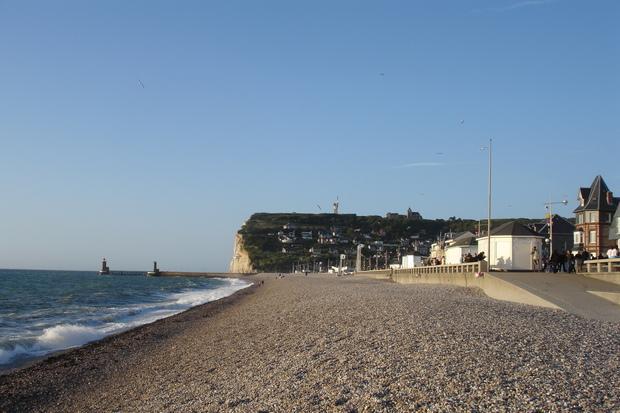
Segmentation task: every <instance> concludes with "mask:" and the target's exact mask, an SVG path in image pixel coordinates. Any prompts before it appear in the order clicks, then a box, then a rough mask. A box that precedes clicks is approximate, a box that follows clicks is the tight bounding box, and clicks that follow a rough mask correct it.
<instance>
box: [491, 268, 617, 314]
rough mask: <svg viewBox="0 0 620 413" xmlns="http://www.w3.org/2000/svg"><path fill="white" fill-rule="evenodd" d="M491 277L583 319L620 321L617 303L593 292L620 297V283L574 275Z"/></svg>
mask: <svg viewBox="0 0 620 413" xmlns="http://www.w3.org/2000/svg"><path fill="white" fill-rule="evenodd" d="M492 274H493V276H495V277H497V278H500V279H502V280H505V281H508V282H510V283H512V284H514V285H516V286H518V287H521V288H523V289H524V290H527V291H529V292H531V293H532V294H535V295H537V296H539V297H540V298H543V299H545V300H547V301H549V302H551V303H553V304H555V305H557V306H558V307H560V308H561V309H563V310H565V311H567V312H569V313H573V314H577V315H580V316H582V317H586V318H593V319H596V320H603V321H620V305H618V304H614V303H612V302H610V301H609V300H605V299H603V298H601V297H599V296H597V295H596V294H594V293H593V292H599V293H601V292H602V293H608V294H604V295H611V296H618V297H620V285H616V284H612V283H607V282H603V281H599V280H596V279H592V278H588V277H584V276H582V275H576V274H570V275H568V274H565V273H564V274H561V273H558V274H550V273H540V272H538V273H535V272H526V273H506V274H503V273H501V272H493V273H492Z"/></svg>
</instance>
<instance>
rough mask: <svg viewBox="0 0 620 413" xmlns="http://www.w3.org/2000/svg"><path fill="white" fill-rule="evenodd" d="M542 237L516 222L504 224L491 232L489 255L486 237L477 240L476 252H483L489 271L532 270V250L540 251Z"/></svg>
mask: <svg viewBox="0 0 620 413" xmlns="http://www.w3.org/2000/svg"><path fill="white" fill-rule="evenodd" d="M543 239H544V237H543V236H541V235H539V234H537V233H536V232H534V231H532V230H531V229H530V228H528V227H526V226H525V225H523V224H520V223H518V222H517V221H511V222H506V223H505V224H502V225H500V226H498V227H497V228H495V229H493V230H492V231H491V255H490V257H489V253H488V251H487V240H488V238H487V237H481V238H478V239H477V241H478V252H484V256H485V257H486V259H489V261H490V266H491V269H496V270H507V271H510V270H532V269H533V265H532V249H533V248H534V247H536V248H537V249H538V251H541V249H542V242H543Z"/></svg>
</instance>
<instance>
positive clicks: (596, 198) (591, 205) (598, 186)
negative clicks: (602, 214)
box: [573, 175, 620, 212]
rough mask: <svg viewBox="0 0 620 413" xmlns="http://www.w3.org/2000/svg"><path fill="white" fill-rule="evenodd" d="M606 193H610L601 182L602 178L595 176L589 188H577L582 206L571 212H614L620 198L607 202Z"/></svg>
mask: <svg viewBox="0 0 620 413" xmlns="http://www.w3.org/2000/svg"><path fill="white" fill-rule="evenodd" d="M608 193H611V191H610V190H609V187H608V186H607V184H606V183H605V181H604V180H603V177H602V176H600V175H597V176H596V178H594V181H593V182H592V185H590V188H579V196H580V197H581V198H583V200H584V205H583V206H581V205H580V206H578V207H577V208H576V209H575V210H574V211H573V212H581V211H606V212H614V211H615V210H616V206H617V205H618V201H620V198H613V197H612V198H611V203H610V202H608V195H607V194H608Z"/></svg>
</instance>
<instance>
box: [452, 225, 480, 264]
mask: <svg viewBox="0 0 620 413" xmlns="http://www.w3.org/2000/svg"><path fill="white" fill-rule="evenodd" d="M477 253H478V241H477V240H476V236H475V235H474V234H473V233H471V232H469V231H467V232H465V233H463V234H461V235H460V236H458V237H456V238H454V239H453V240H451V241H450V242H449V243H448V246H447V247H446V252H445V255H446V264H460V263H461V262H462V257H463V256H464V255H467V254H471V255H476V254H477Z"/></svg>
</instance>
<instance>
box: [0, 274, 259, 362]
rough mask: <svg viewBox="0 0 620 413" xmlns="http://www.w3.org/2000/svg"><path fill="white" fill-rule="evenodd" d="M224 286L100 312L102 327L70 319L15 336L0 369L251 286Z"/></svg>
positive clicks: (1, 349) (230, 282) (228, 282)
mask: <svg viewBox="0 0 620 413" xmlns="http://www.w3.org/2000/svg"><path fill="white" fill-rule="evenodd" d="M218 280H220V281H221V282H223V283H224V285H223V286H220V287H216V288H208V289H198V290H188V291H183V292H178V293H169V294H164V295H162V300H161V301H159V302H156V303H152V302H151V303H144V304H143V303H136V304H133V305H129V306H125V307H114V306H109V307H104V308H100V309H98V311H99V314H98V316H99V317H98V320H99V321H100V322H99V323H93V325H84V324H79V323H75V322H72V320H71V319H70V317H67V318H66V319H65V320H62V321H63V322H60V323H59V324H56V325H53V326H50V327H47V328H44V329H43V330H40V331H39V332H38V333H35V334H32V332H31V333H30V334H24V335H23V336H21V337H20V335H19V334H17V335H14V336H13V339H12V340H11V341H9V342H4V343H3V342H1V341H0V366H1V365H7V364H11V363H15V362H16V361H18V360H20V361H23V360H27V359H29V358H32V357H38V356H42V355H45V354H48V353H51V352H55V351H59V350H65V349H69V348H73V347H78V346H82V345H84V344H87V343H90V342H92V341H96V340H99V339H101V338H103V337H105V336H108V335H110V334H115V333H118V332H121V331H125V330H128V329H131V328H134V327H137V326H140V325H143V324H148V323H152V322H154V321H156V320H159V319H162V318H165V317H169V316H171V315H174V314H178V313H180V312H182V311H185V310H187V309H188V308H190V307H194V306H197V305H200V304H204V303H207V302H211V301H215V300H218V299H221V298H224V297H226V296H229V295H231V294H233V293H235V292H236V291H238V290H241V289H243V288H246V287H248V286H250V285H251V283H249V282H246V281H243V280H238V279H218ZM59 321H60V320H59Z"/></svg>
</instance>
